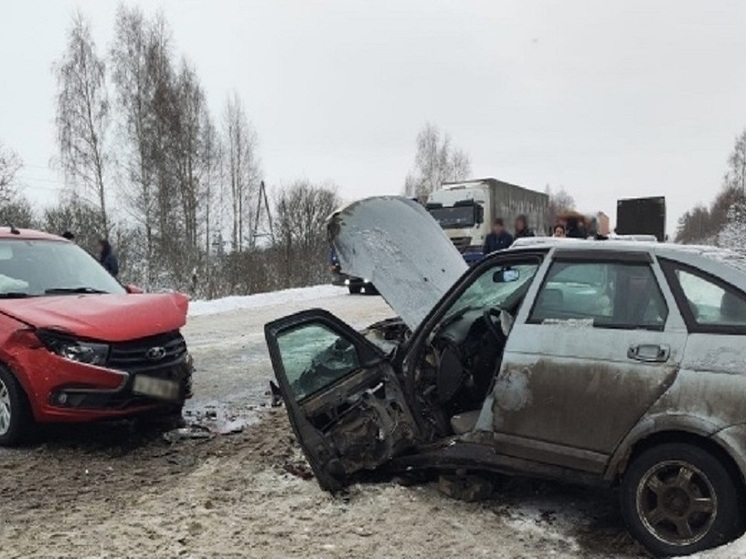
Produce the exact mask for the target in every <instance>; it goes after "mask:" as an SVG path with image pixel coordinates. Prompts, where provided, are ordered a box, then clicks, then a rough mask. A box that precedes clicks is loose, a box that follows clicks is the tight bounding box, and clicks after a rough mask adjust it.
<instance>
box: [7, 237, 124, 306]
mask: <svg viewBox="0 0 746 559" xmlns="http://www.w3.org/2000/svg"><path fill="white" fill-rule="evenodd" d="M125 292H126V290H125V289H124V287H122V286H121V284H119V282H118V281H117V280H116V279H114V278H113V277H112V276H111V275H109V273H108V272H107V271H106V270H105V269H104V268H103V267H102V266H101V265H100V264H99V263H98V262H97V261H96V259H95V258H93V257H92V256H91V255H90V254H88V253H87V252H86V251H84V250H83V249H82V248H80V247H79V246H77V245H74V244H72V243H67V242H62V241H51V240H50V241H47V240H23V239H18V240H14V239H13V240H12V239H3V240H0V297H5V298H10V297H33V296H37V295H59V294H63V293H125Z"/></svg>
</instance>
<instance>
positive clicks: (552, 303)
mask: <svg viewBox="0 0 746 559" xmlns="http://www.w3.org/2000/svg"><path fill="white" fill-rule="evenodd" d="M564 301H565V296H564V294H563V293H562V291H561V290H560V289H557V288H549V289H545V290H544V291H542V292H541V294H540V295H539V298H538V299H537V301H536V308H535V310H534V316H535V317H536V318H537V319H539V320H545V319H547V318H560V317H559V316H557V314H558V312H561V311H562V310H563V309H564Z"/></svg>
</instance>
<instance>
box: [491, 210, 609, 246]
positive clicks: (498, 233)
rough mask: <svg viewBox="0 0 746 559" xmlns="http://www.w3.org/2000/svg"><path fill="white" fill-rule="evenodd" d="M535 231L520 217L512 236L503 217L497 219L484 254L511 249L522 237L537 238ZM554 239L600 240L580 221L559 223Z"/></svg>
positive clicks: (553, 231)
mask: <svg viewBox="0 0 746 559" xmlns="http://www.w3.org/2000/svg"><path fill="white" fill-rule="evenodd" d="M535 236H536V235H535V234H534V232H533V230H532V229H531V228H530V227H529V226H528V218H527V217H526V216H525V215H519V216H518V217H517V218H515V229H514V233H513V234H512V235H511V234H510V232H509V231H508V230H507V229H506V228H505V222H504V221H503V219H502V218H501V217H498V218H496V219H495V222H494V223H493V225H492V232H491V233H490V234H488V235H487V237H486V238H485V240H484V247H483V249H482V252H483V253H484V254H485V255H487V254H491V253H493V252H496V251H498V250H504V249H506V248H509V247H510V246H511V245H512V244H513V243H514V242H515V241H516V240H518V239H520V238H522V237H535ZM552 236H553V237H568V238H571V239H587V238H588V237H589V236H590V237H594V238H599V236H598V235H597V234H595V233H593V232H592V231H591V232H588V231H586V229H585V223H584V222H583V221H581V220H579V219H575V218H571V219H563V220H560V221H558V222H557V224H556V225H555V226H554V228H553V229H552Z"/></svg>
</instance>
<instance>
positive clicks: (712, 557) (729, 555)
mask: <svg viewBox="0 0 746 559" xmlns="http://www.w3.org/2000/svg"><path fill="white" fill-rule="evenodd" d="M742 557H746V536H743V537H742V538H741V539H738V540H736V541H734V542H732V543H729V544H726V545H723V546H721V547H716V548H715V549H711V550H709V551H704V552H702V553H698V554H696V555H690V556H689V558H688V559H740V558H742ZM680 559H683V558H680Z"/></svg>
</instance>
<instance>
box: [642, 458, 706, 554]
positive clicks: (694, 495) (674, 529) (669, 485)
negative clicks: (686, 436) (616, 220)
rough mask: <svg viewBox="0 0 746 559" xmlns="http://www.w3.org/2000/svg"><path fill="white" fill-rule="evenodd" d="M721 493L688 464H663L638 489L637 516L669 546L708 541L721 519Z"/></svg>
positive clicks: (671, 462) (649, 472)
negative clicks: (716, 520)
mask: <svg viewBox="0 0 746 559" xmlns="http://www.w3.org/2000/svg"><path fill="white" fill-rule="evenodd" d="M717 511H718V500H717V494H716V493H715V490H714V488H713V485H712V483H711V482H710V480H709V479H708V477H707V476H706V475H705V474H704V473H703V472H702V471H701V470H700V469H698V468H697V467H695V466H693V465H692V464H689V463H687V462H684V461H680V460H671V461H666V462H659V463H658V464H655V465H654V466H653V467H651V468H650V469H649V470H648V471H647V472H645V475H643V476H642V478H641V479H640V482H639V484H638V486H637V514H638V516H639V518H640V520H641V521H642V523H643V525H644V526H645V528H646V529H647V530H648V531H649V532H650V534H652V535H653V536H655V537H656V538H657V539H659V540H660V541H662V542H664V543H667V544H669V545H675V546H687V545H691V544H693V543H696V542H698V541H699V540H701V539H702V538H704V537H705V536H706V535H707V533H708V532H709V531H710V528H712V525H713V523H714V522H715V518H716V517H717Z"/></svg>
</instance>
